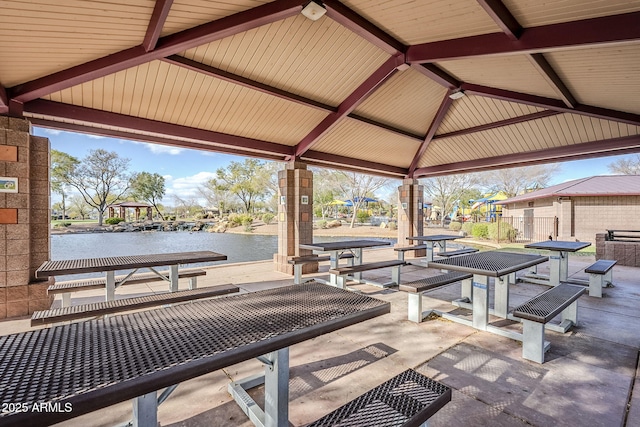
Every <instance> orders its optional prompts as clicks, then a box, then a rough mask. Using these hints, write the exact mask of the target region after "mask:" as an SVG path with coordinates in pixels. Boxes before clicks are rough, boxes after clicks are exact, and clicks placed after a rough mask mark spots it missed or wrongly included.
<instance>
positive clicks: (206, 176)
mask: <svg viewBox="0 0 640 427" xmlns="http://www.w3.org/2000/svg"><path fill="white" fill-rule="evenodd" d="M215 176H216V174H215V173H214V172H198V173H197V174H195V175H191V176H186V177H183V178H173V177H172V176H171V175H165V177H164V179H165V187H166V192H165V196H164V199H163V203H164V204H168V205H173V204H174V200H173V196H174V195H175V196H178V197H180V198H181V199H192V198H196V199H198V202H199V203H200V204H201V205H202V204H206V201H205V200H204V199H203V198H202V196H201V195H200V193H199V192H198V187H200V186H202V185H203V184H204V183H205V182H207V181H209V180H210V179H212V178H215Z"/></svg>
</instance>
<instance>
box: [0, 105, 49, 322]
mask: <svg viewBox="0 0 640 427" xmlns="http://www.w3.org/2000/svg"><path fill="white" fill-rule="evenodd" d="M49 148H50V146H49V140H48V139H47V138H41V137H37V136H33V135H31V124H30V123H29V122H28V121H26V120H24V119H18V118H13V117H11V118H10V117H4V116H0V176H3V177H8V178H13V179H17V192H6V190H7V189H6V188H5V189H4V190H5V191H3V192H0V236H1V238H0V319H4V318H13V317H19V316H27V315H29V314H31V313H33V312H34V311H36V310H43V309H47V308H49V307H50V306H51V303H52V302H53V298H52V297H49V296H48V295H47V287H48V285H49V281H48V280H46V279H45V280H44V281H42V280H39V281H38V280H36V278H35V270H36V269H37V268H38V267H39V266H40V264H42V263H43V262H44V261H47V260H49V259H50V257H51V251H50V217H51V212H50V195H49Z"/></svg>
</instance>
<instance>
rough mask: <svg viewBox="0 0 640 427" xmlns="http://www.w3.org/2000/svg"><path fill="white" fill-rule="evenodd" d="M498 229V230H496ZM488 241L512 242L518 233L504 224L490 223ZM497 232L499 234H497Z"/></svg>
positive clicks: (509, 225)
mask: <svg viewBox="0 0 640 427" xmlns="http://www.w3.org/2000/svg"><path fill="white" fill-rule="evenodd" d="M498 227H499V228H498ZM487 231H488V234H489V239H491V240H495V241H497V242H500V241H506V242H513V241H514V240H516V235H517V234H518V231H517V230H516V229H515V228H513V227H512V226H511V224H508V223H506V222H492V223H491V224H489V227H488V230H487ZM498 232H499V233H498Z"/></svg>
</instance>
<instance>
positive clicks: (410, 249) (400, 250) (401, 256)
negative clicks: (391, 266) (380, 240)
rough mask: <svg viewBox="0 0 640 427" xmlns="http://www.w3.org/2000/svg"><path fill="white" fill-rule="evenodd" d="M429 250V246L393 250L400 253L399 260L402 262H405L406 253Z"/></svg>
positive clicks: (401, 247) (404, 247) (413, 246)
mask: <svg viewBox="0 0 640 427" xmlns="http://www.w3.org/2000/svg"><path fill="white" fill-rule="evenodd" d="M426 249H427V245H425V244H422V245H412V246H399V247H397V248H393V250H394V251H396V252H398V259H399V260H400V261H404V254H405V252H410V251H424V250H426Z"/></svg>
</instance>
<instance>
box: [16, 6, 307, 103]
mask: <svg viewBox="0 0 640 427" xmlns="http://www.w3.org/2000/svg"><path fill="white" fill-rule="evenodd" d="M301 10H302V5H301V3H300V1H299V0H279V1H275V2H272V3H266V4H264V5H262V6H258V7H256V8H253V9H249V10H246V11H244V12H240V13H236V14H235V15H231V16H227V17H225V18H222V19H219V20H217V21H213V22H209V23H206V24H203V25H200V26H197V27H194V28H190V29H188V30H185V31H181V32H179V33H176V34H172V35H169V36H166V37H162V38H160V39H159V40H158V43H157V46H156V48H155V49H154V50H152V51H151V52H145V50H144V48H143V47H142V46H136V47H132V48H129V49H125V50H123V51H120V52H117V53H114V54H112V55H108V56H105V57H103V58H99V59H96V60H93V61H89V62H87V63H85V64H81V65H77V66H75V67H71V68H68V69H66V70H62V71H59V72H57V73H53V74H50V75H48V76H45V77H42V78H39V79H36V80H32V81H30V82H27V83H24V84H22V85H19V86H16V87H15V88H13V90H12V95H13V98H14V99H16V100H18V101H20V102H28V101H32V100H34V99H37V98H40V97H42V96H45V95H49V94H51V93H53V92H57V91H59V90H63V89H66V88H69V87H72V86H76V85H79V84H82V83H85V82H88V81H90V80H94V79H97V78H100V77H104V76H106V75H109V74H113V73H116V72H118V71H122V70H125V69H127V68H131V67H135V66H137V65H140V64H144V63H147V62H149V61H153V60H155V59H161V58H164V57H166V56H169V55H174V54H177V53H179V52H182V51H185V50H187V49H191V48H193V47H196V46H200V45H202V44H206V43H211V42H213V41H215V40H219V39H222V38H224V37H229V36H232V35H234V34H238V33H241V32H244V31H248V30H250V29H253V28H257V27H260V26H262V25H266V24H269V23H272V22H276V21H280V20H282V19H285V18H288V17H289V16H293V15H296V14H298V13H299V12H300V11H301Z"/></svg>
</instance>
